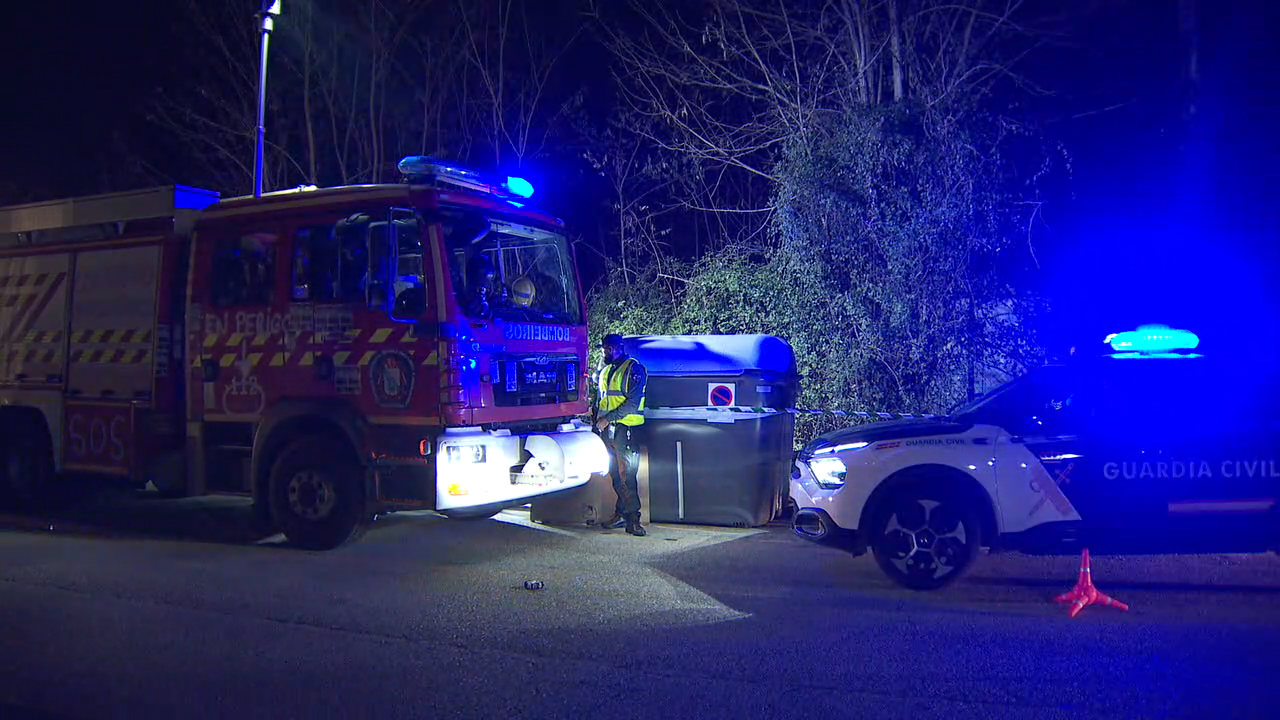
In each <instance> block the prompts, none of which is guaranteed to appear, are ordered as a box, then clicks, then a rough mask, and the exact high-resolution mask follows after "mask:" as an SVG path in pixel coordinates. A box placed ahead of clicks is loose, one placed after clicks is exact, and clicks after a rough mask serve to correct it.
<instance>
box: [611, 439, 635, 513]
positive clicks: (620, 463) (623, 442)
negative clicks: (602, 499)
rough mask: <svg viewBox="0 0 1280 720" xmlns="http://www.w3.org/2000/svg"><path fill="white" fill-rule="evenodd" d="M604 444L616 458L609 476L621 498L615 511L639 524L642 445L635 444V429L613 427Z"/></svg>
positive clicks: (614, 489)
mask: <svg viewBox="0 0 1280 720" xmlns="http://www.w3.org/2000/svg"><path fill="white" fill-rule="evenodd" d="M604 442H605V445H607V446H608V448H609V454H610V455H612V456H613V463H612V464H611V466H610V468H609V476H610V477H611V478H613V491H614V492H615V493H617V495H618V502H617V504H616V505H615V506H614V510H615V512H617V513H618V514H619V515H621V516H622V517H624V518H627V519H628V520H634V521H635V522H640V482H639V481H638V480H637V479H636V473H638V472H639V471H640V445H639V444H638V443H637V442H636V437H635V428H631V427H628V426H626V425H618V424H613V425H610V426H609V428H608V429H607V430H606V431H605V437H604Z"/></svg>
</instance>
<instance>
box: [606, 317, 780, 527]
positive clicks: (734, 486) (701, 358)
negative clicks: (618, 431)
mask: <svg viewBox="0 0 1280 720" xmlns="http://www.w3.org/2000/svg"><path fill="white" fill-rule="evenodd" d="M624 342H625V344H626V347H627V352H628V353H629V354H630V355H632V356H633V357H635V358H636V359H637V360H639V361H640V363H641V364H643V365H644V367H645V369H646V371H647V372H648V377H649V380H648V386H647V388H646V392H645V406H646V410H645V423H644V424H643V425H641V426H640V427H639V436H640V443H641V445H643V446H645V447H646V448H647V450H648V457H649V506H650V507H649V513H650V517H651V518H652V521H653V522H671V523H697V524H705V525H728V526H734V527H759V526H761V525H765V524H766V523H768V522H769V521H770V520H772V519H773V518H774V516H775V514H776V513H777V512H778V511H779V510H780V509H781V508H782V505H783V500H785V498H786V494H787V492H788V488H789V487H790V471H791V459H792V454H793V448H792V445H793V440H794V436H795V419H794V416H793V415H791V414H790V413H788V412H786V411H785V409H786V408H789V407H791V406H792V405H793V404H794V401H795V397H796V388H797V384H798V383H797V381H798V375H797V373H796V367H795V354H794V353H793V352H792V350H791V346H790V345H788V344H787V343H786V342H785V341H783V340H781V339H780V338H776V337H772V336H769V335H665V336H641V337H628V338H625V340H624ZM752 407H757V408H776V409H779V410H782V412H756V411H750V410H748V408H752ZM727 408H741V409H742V410H741V411H738V412H729V411H727Z"/></svg>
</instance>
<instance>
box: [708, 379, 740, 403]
mask: <svg viewBox="0 0 1280 720" xmlns="http://www.w3.org/2000/svg"><path fill="white" fill-rule="evenodd" d="M737 394H738V393H737V384H736V383H707V404H708V405H711V406H713V407H729V406H731V405H733V404H734V402H736V400H737Z"/></svg>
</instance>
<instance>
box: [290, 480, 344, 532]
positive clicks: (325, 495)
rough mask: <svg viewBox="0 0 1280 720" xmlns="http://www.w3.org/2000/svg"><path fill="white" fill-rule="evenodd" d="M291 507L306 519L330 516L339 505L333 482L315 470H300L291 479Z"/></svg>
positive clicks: (296, 513) (313, 519) (311, 519)
mask: <svg viewBox="0 0 1280 720" xmlns="http://www.w3.org/2000/svg"><path fill="white" fill-rule="evenodd" d="M288 490H289V509H290V510H292V511H293V514H295V515H297V516H298V517H300V518H302V519H304V520H310V521H312V522H315V521H317V520H323V519H325V518H327V517H329V514H330V513H331V512H333V508H334V506H335V505H337V502H338V501H337V494H336V493H335V492H334V490H333V484H332V483H331V482H329V480H328V479H327V478H325V477H323V476H322V475H321V474H320V473H319V472H317V471H315V470H299V471H298V472H296V473H294V474H293V477H292V478H290V479H289V488H288Z"/></svg>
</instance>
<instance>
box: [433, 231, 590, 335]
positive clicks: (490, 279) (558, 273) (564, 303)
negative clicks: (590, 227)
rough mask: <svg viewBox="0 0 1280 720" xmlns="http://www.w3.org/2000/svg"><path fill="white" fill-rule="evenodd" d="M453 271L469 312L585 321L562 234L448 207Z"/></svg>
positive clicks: (448, 246) (545, 320) (461, 300)
mask: <svg viewBox="0 0 1280 720" xmlns="http://www.w3.org/2000/svg"><path fill="white" fill-rule="evenodd" d="M443 215H444V224H443V231H444V238H445V246H446V249H447V252H448V254H449V273H450V277H451V279H452V281H453V288H454V292H455V294H456V295H457V299H458V304H459V305H460V306H461V307H462V309H463V312H465V313H466V314H467V315H468V316H469V317H472V318H476V319H487V318H493V317H497V318H502V319H505V320H520V321H524V322H535V323H537V322H541V323H549V324H568V325H580V324H581V323H582V309H581V307H580V305H579V302H578V289H577V285H576V281H575V275H574V272H573V266H572V264H571V262H570V259H569V247H568V242H567V241H566V240H565V237H564V235H563V234H561V233H558V232H555V231H552V230H548V229H545V228H541V227H535V226H532V225H525V224H522V223H520V222H518V221H515V220H511V219H507V218H496V217H492V216H489V215H485V214H482V213H479V212H474V211H463V210H456V209H449V210H445V211H443Z"/></svg>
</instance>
